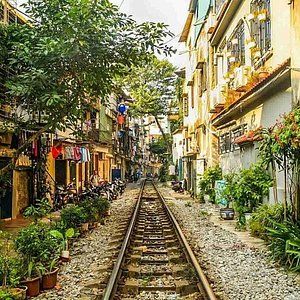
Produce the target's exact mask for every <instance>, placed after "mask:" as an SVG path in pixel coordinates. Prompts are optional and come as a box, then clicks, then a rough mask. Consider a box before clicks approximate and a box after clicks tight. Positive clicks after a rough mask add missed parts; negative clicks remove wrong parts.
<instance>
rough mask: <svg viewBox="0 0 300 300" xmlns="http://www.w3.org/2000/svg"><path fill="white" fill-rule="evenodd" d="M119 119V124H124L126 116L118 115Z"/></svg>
mask: <svg viewBox="0 0 300 300" xmlns="http://www.w3.org/2000/svg"><path fill="white" fill-rule="evenodd" d="M117 121H118V124H119V125H123V124H124V123H125V116H123V115H118V117H117Z"/></svg>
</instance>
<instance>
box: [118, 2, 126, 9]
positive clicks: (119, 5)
mask: <svg viewBox="0 0 300 300" xmlns="http://www.w3.org/2000/svg"><path fill="white" fill-rule="evenodd" d="M124 2H125V0H122V2H121V3H120V5H119V9H120V8H121V6H122V5H123V3H124Z"/></svg>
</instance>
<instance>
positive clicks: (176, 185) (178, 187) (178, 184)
mask: <svg viewBox="0 0 300 300" xmlns="http://www.w3.org/2000/svg"><path fill="white" fill-rule="evenodd" d="M171 183H172V190H173V191H175V192H177V193H183V192H184V188H183V182H182V181H178V180H174V181H172V182H171Z"/></svg>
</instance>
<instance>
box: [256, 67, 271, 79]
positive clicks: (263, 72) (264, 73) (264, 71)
mask: <svg viewBox="0 0 300 300" xmlns="http://www.w3.org/2000/svg"><path fill="white" fill-rule="evenodd" d="M269 74H270V68H269V67H266V66H263V67H261V68H259V70H258V77H259V79H261V80H262V79H265V78H266V77H268V76H269Z"/></svg>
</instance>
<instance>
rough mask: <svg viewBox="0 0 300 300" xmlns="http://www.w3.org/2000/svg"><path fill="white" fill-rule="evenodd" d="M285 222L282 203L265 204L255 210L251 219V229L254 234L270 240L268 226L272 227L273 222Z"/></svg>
mask: <svg viewBox="0 0 300 300" xmlns="http://www.w3.org/2000/svg"><path fill="white" fill-rule="evenodd" d="M274 221H275V222H276V223H283V221H284V207H283V205H282V204H274V205H269V204H263V205H261V206H259V207H258V208H257V209H256V210H255V212H253V214H252V216H251V219H250V221H249V227H250V231H251V233H252V234H253V235H255V236H257V237H260V238H262V239H264V240H268V230H267V227H269V228H272V225H273V222H274Z"/></svg>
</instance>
